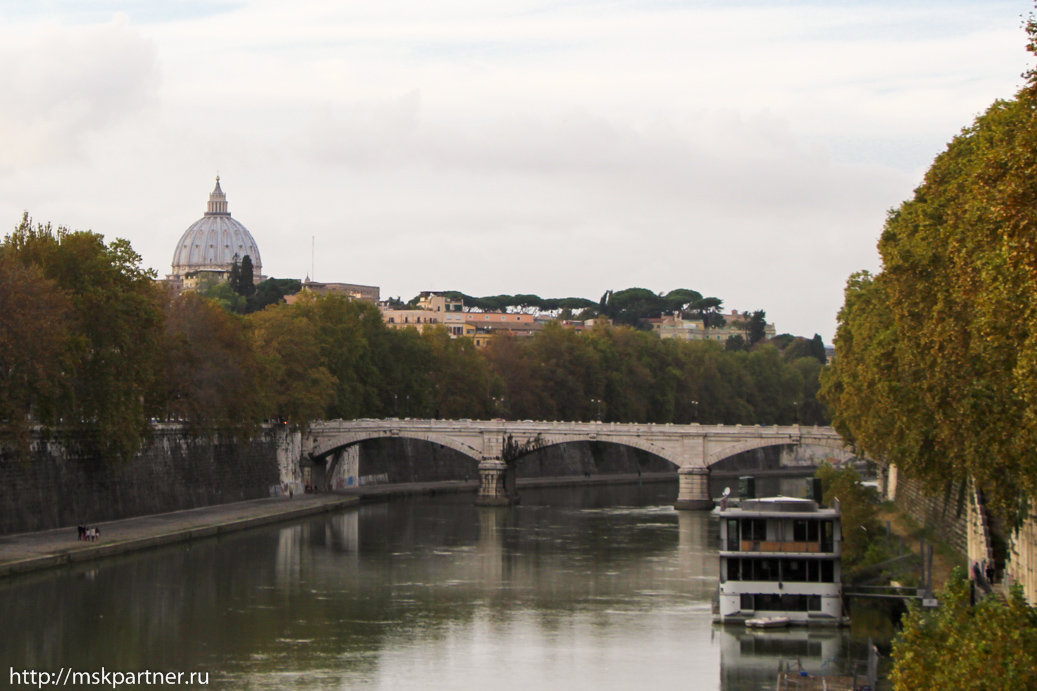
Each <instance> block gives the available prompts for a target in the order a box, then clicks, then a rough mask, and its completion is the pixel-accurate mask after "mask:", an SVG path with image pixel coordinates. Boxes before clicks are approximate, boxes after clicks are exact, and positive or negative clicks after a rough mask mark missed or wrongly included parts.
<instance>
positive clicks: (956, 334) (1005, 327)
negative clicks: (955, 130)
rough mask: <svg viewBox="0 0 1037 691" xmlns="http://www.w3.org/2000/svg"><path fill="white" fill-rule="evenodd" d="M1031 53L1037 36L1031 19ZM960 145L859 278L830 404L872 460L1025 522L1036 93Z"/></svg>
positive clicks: (899, 212)
mask: <svg viewBox="0 0 1037 691" xmlns="http://www.w3.org/2000/svg"><path fill="white" fill-rule="evenodd" d="M1028 31H1029V32H1030V45H1029V48H1030V49H1031V51H1032V50H1033V48H1034V42H1035V36H1037V30H1035V26H1034V23H1033V22H1030V23H1029V24H1028ZM1029 80H1030V81H1029V83H1028V84H1027V85H1026V86H1024V88H1023V89H1022V90H1021V91H1020V92H1019V93H1018V94H1017V96H1016V98H1015V99H1013V100H1008V101H998V102H996V103H994V104H993V105H992V106H991V107H990V108H989V109H988V110H987V111H986V113H984V114H983V115H981V116H980V117H979V118H977V119H976V121H975V123H974V124H973V125H972V126H970V127H967V128H966V129H964V130H963V131H962V133H961V134H960V135H959V136H957V137H956V138H955V139H954V140H953V141H952V142H951V143H950V145H949V146H948V147H947V149H946V151H944V152H943V153H942V154H941V155H940V156H938V157H937V158H936V160H935V161H934V162H933V164H932V166H931V167H930V169H929V171H928V172H927V173H926V176H925V180H924V182H923V184H922V185H921V186H920V187H919V188H918V189H917V190H916V191H915V194H914V196H913V198H912V199H910V200H908V201H905V202H904V203H903V204H902V205H901V206H900V207H899V208H898V209H896V210H894V211H893V212H891V213H890V214H889V217H888V218H887V220H886V224H885V227H884V229H883V233H882V237H881V240H880V242H879V251H880V254H881V255H882V261H883V271H882V273H881V274H879V275H878V276H875V277H871V276H868V275H866V274H860V275H855V276H852V277H851V279H850V283H849V285H848V286H847V292H846V304H845V305H844V307H843V310H842V311H841V312H840V320H839V329H838V331H837V334H836V342H835V345H836V352H837V353H838V356H837V358H836V360H835V363H834V364H835V366H834V367H833V368H831V370H830V371H829V372H827V373H826V374H825V377H824V379H825V382H824V396H825V397H826V399H827V400H828V401H829V402H830V404H831V405H832V408H833V410H834V412H835V416H836V420H835V421H836V425H837V426H838V427H839V429H840V430H841V431H844V432H846V433H848V434H849V435H850V436H851V438H852V439H853V440H854V441H855V442H856V443H857V444H858V446H859V447H860V449H861V450H862V451H864V452H865V453H867V454H868V455H870V456H872V457H877V458H883V459H886V460H888V461H891V462H894V463H896V464H897V465H898V466H899V467H900V468H901V470H902V471H903V472H905V473H907V474H908V475H911V476H914V477H919V478H922V479H924V480H926V481H928V482H929V483H930V485H934V486H935V485H938V484H942V483H944V482H946V481H947V480H948V479H958V480H964V479H965V478H967V477H969V478H971V479H973V480H974V481H975V482H976V484H977V485H978V486H979V487H980V488H981V489H982V490H983V491H984V492H985V494H986V496H987V499H988V506H990V507H991V508H993V509H994V510H995V511H996V512H997V513H999V514H1000V515H1002V516H1003V517H1005V518H1008V519H1012V520H1018V519H1019V518H1020V517H1021V516H1022V515H1024V514H1025V511H1026V505H1027V503H1028V501H1029V498H1031V497H1034V496H1037V463H1035V462H1034V460H1033V454H1032V449H1033V448H1034V445H1035V444H1037V376H1035V375H1037V338H1035V335H1037V234H1035V233H1034V232H1033V228H1034V227H1035V224H1037V107H1035V106H1037V85H1035V83H1034V81H1033V80H1034V75H1033V73H1032V72H1031V73H1029Z"/></svg>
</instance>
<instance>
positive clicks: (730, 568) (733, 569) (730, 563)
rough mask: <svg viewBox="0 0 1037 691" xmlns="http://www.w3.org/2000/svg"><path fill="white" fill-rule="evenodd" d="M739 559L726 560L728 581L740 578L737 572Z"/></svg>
mask: <svg viewBox="0 0 1037 691" xmlns="http://www.w3.org/2000/svg"><path fill="white" fill-rule="evenodd" d="M740 561H741V559H728V560H727V580H729V581H740V580H742V579H741V577H740V576H739V574H738V571H739V569H738V567H739V562H740Z"/></svg>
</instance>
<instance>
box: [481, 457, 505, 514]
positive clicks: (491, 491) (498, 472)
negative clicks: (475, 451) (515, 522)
mask: <svg viewBox="0 0 1037 691" xmlns="http://www.w3.org/2000/svg"><path fill="white" fill-rule="evenodd" d="M507 472H508V464H507V463H505V462H504V461H502V460H500V459H497V458H484V459H483V460H482V461H480V462H479V492H478V493H477V494H476V495H475V505H476V506H509V505H511V503H512V498H511V497H510V496H509V495H508V490H507V487H506V486H505V483H504V476H505V474H506V473H507Z"/></svg>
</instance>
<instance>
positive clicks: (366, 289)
mask: <svg viewBox="0 0 1037 691" xmlns="http://www.w3.org/2000/svg"><path fill="white" fill-rule="evenodd" d="M302 290H303V291H309V292H311V293H314V294H315V295H345V296H346V297H351V298H353V299H354V300H363V301H364V302H370V303H372V304H375V305H377V304H378V301H379V300H380V299H381V298H380V293H381V289H380V288H379V287H378V286H364V285H358V284H356V283H319V282H317V281H311V280H310V279H309V277H307V278H306V279H305V280H304V281H303V282H302Z"/></svg>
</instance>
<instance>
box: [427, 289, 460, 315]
mask: <svg viewBox="0 0 1037 691" xmlns="http://www.w3.org/2000/svg"><path fill="white" fill-rule="evenodd" d="M418 309H422V310H428V311H429V312H463V311H464V301H463V300H460V299H457V298H451V297H447V296H446V295H445V294H444V293H436V292H433V291H431V290H426V291H424V292H422V293H421V294H420V295H418Z"/></svg>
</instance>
